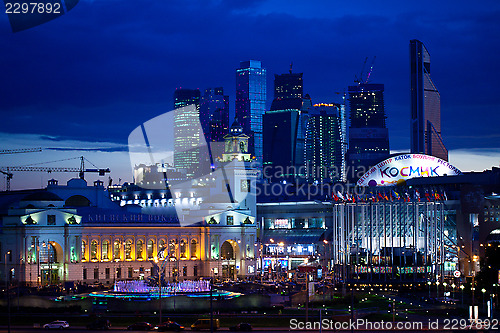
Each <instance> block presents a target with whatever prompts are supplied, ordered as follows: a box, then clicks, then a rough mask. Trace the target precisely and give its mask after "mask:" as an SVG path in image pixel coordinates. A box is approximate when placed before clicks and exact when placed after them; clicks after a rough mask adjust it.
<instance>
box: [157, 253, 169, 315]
mask: <svg viewBox="0 0 500 333" xmlns="http://www.w3.org/2000/svg"><path fill="white" fill-rule="evenodd" d="M166 247H167V245H164V246H163V247H162V248H160V250H159V251H158V256H157V257H156V258H155V263H158V261H159V260H161V261H162V263H161V265H160V266H158V301H159V307H160V311H159V312H160V325H161V321H162V310H163V304H162V303H161V292H162V290H161V288H162V287H161V274H162V272H163V268H164V267H165V255H164V251H165V248H166Z"/></svg>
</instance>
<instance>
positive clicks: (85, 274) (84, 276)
mask: <svg viewBox="0 0 500 333" xmlns="http://www.w3.org/2000/svg"><path fill="white" fill-rule="evenodd" d="M83 279H84V280H87V269H86V268H84V269H83Z"/></svg>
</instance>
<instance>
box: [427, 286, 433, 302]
mask: <svg viewBox="0 0 500 333" xmlns="http://www.w3.org/2000/svg"><path fill="white" fill-rule="evenodd" d="M431 284H432V282H431V281H427V285H429V301H430V300H431Z"/></svg>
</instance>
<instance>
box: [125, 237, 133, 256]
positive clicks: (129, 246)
mask: <svg viewBox="0 0 500 333" xmlns="http://www.w3.org/2000/svg"><path fill="white" fill-rule="evenodd" d="M125 260H132V241H131V240H130V239H129V240H127V241H126V242H125Z"/></svg>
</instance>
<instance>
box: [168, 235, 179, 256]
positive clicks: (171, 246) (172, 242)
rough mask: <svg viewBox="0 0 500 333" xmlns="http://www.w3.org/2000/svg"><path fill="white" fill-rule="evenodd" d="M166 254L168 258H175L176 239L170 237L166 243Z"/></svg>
mask: <svg viewBox="0 0 500 333" xmlns="http://www.w3.org/2000/svg"><path fill="white" fill-rule="evenodd" d="M168 254H169V256H170V258H174V259H177V240H176V239H171V240H170V243H169V245H168Z"/></svg>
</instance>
